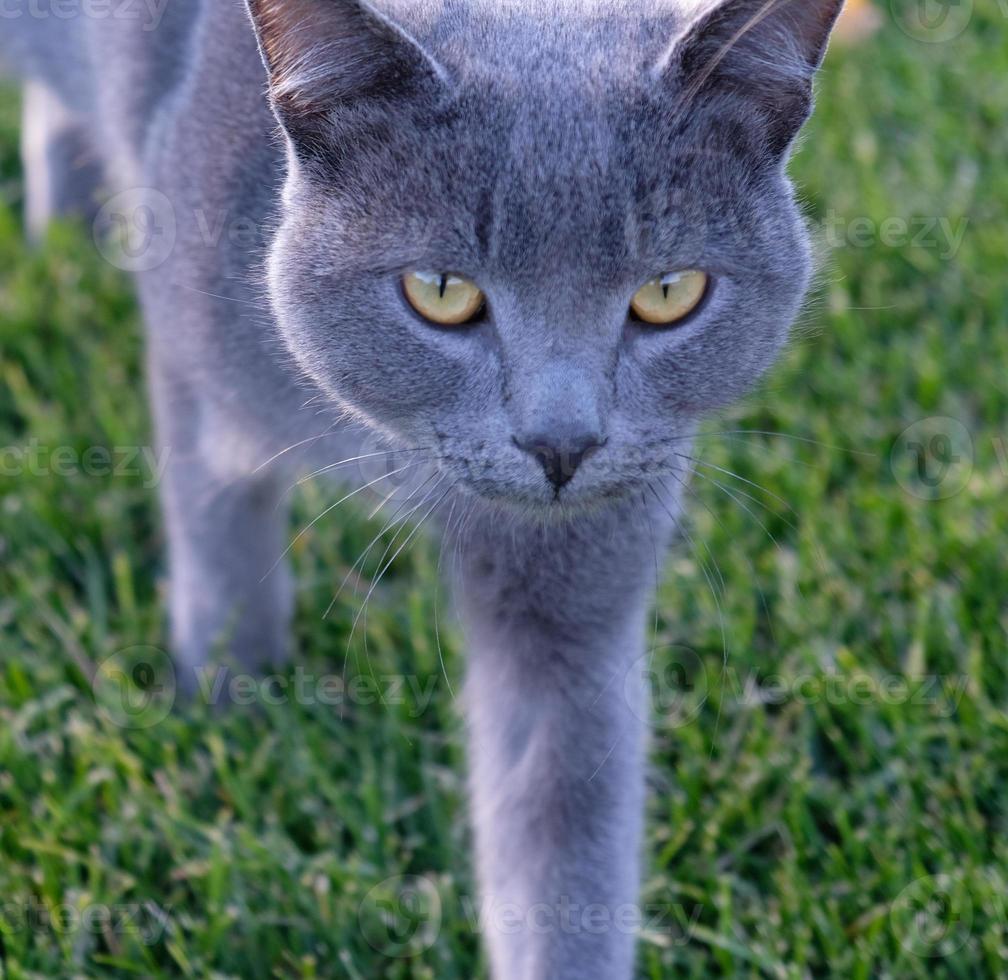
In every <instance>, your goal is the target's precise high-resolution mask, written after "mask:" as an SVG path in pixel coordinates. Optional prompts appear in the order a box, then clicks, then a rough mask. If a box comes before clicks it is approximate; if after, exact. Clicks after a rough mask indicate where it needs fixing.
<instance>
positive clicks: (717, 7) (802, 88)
mask: <svg viewBox="0 0 1008 980" xmlns="http://www.w3.org/2000/svg"><path fill="white" fill-rule="evenodd" d="M843 3H844V0H717V2H715V3H713V5H712V4H711V3H707V4H705V6H704V10H703V12H702V13H701V14H700V15H699V16H698V17H697V18H696V19H695V20H694V21H693V22H692V23H690V24H689V25H688V26H687V27H686V29H685V31H682V32H681V33H680V34H679V36H678V37H677V38H676V39H675V41H674V42H673V43H672V45H671V46H670V47H669V48H668V49H666V51H665V53H664V54H663V56H662V57H661V59H660V60H659V62H658V63H657V64H656V65H655V66H654V69H653V71H654V73H655V75H656V76H658V77H659V78H662V79H667V80H674V82H675V83H676V88H677V91H678V98H679V101H680V105H681V107H683V108H685V109H686V110H687V111H688V106H689V104H690V102H692V101H693V100H695V99H697V98H702V97H703V96H704V95H708V94H711V93H717V92H724V93H731V94H733V95H734V96H736V97H738V98H741V99H748V100H750V101H751V102H752V103H753V108H754V109H756V110H757V111H758V112H759V114H760V116H759V118H761V119H762V120H763V121H764V125H765V129H766V138H767V142H768V146H769V149H770V151H771V152H772V153H773V154H775V155H778V156H780V155H783V154H784V153H785V152H786V151H787V149H788V148H789V147H790V145H791V143H792V141H793V140H794V138H795V136H796V135H797V133H798V130H799V129H801V127H802V125H804V123H805V121H806V120H807V119H808V117H809V115H810V113H811V111H812V79H813V76H814V75H815V72H816V70H817V69H818V68H819V66H820V65H821V64H822V60H823V57H824V56H825V54H826V46H827V44H828V42H829V37H830V33H831V31H832V30H833V26H834V25H835V24H836V21H837V18H838V17H839V16H840V11H841V9H842V8H843Z"/></svg>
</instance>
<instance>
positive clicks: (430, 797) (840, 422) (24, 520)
mask: <svg viewBox="0 0 1008 980" xmlns="http://www.w3.org/2000/svg"><path fill="white" fill-rule="evenodd" d="M18 119H19V108H18V96H17V92H16V91H15V90H14V89H12V88H7V89H4V90H2V93H0V352H2V362H0V976H2V977H10V978H29V977H31V978H35V977H46V978H51V977H127V976H142V977H169V976H171V977H176V976H181V977H201V978H202V977H216V978H224V977H236V978H258V977H263V978H266V977H270V978H274V977H284V978H287V977H306V978H307V977H347V978H352V980H353V978H368V980H370V978H375V977H382V978H386V977H387V978H438V980H452V978H467V980H469V978H472V977H474V976H482V975H485V964H484V963H483V961H482V959H481V954H480V951H479V941H478V925H479V922H480V915H481V908H480V905H479V901H478V899H476V898H475V897H474V889H473V881H472V873H471V868H470V866H469V864H468V858H467V855H468V853H469V849H468V840H467V834H468V831H467V829H466V820H465V806H464V775H463V772H464V759H463V756H462V751H461V738H460V723H459V719H458V712H457V709H456V704H455V694H456V693H457V691H458V688H459V683H460V678H461V673H462V664H461V662H460V657H459V655H458V650H459V643H458V639H457V637H456V636H455V635H454V633H453V627H452V624H451V616H450V609H448V608H447V604H446V603H445V602H444V596H443V594H439V593H438V589H437V585H436V581H437V576H436V565H437V561H438V554H437V546H436V545H435V544H433V543H430V542H425V541H423V540H419V539H416V546H415V547H410V548H409V549H407V550H405V551H404V552H403V554H402V555H401V556H400V557H399V558H398V559H397V560H396V562H395V563H394V564H393V566H392V568H391V569H390V570H389V572H388V574H387V575H386V576H385V577H384V578H383V579H382V582H381V584H380V585H379V587H378V589H377V590H376V593H375V595H374V597H373V598H372V601H371V603H370V605H369V612H368V615H367V617H366V619H363V620H361V622H359V623H358V625H357V629H356V631H355V632H354V635H353V637H352V640H351V631H352V626H353V623H354V619H355V616H356V615H357V611H358V609H359V607H360V602H361V599H362V597H363V594H364V592H366V590H367V589H368V588H369V581H370V577H371V576H374V575H375V574H376V573H377V571H378V570H379V568H380V565H379V563H378V558H379V556H380V554H381V551H382V550H383V548H382V547H379V548H378V549H376V550H375V551H373V552H372V554H371V556H370V558H369V559H368V560H367V561H365V563H364V568H363V576H362V578H361V580H360V581H359V582H358V583H357V584H358V586H359V588H358V590H357V593H356V594H355V593H354V590H353V589H346V590H344V591H343V592H342V593H341V594H340V595H339V597H338V598H337V599H336V601H335V603H334V605H333V608H332V611H331V612H330V614H329V616H328V617H327V618H323V612H324V611H325V609H326V607H327V606H329V604H330V602H331V600H332V595H333V592H334V590H335V587H336V586H337V585H338V583H339V582H340V581H341V580H342V579H343V578H344V576H345V575H346V574H347V572H348V571H349V570H350V568H351V566H352V564H353V563H354V562H355V560H356V559H357V558H358V556H359V555H360V554H361V553H362V551H363V550H364V549H365V548H366V547H367V545H368V544H369V542H370V541H371V539H372V537H373V536H374V535H375V534H376V533H377V532H378V531H379V530H380V528H381V526H382V525H381V524H378V523H376V522H375V521H373V520H371V521H369V520H368V514H367V511H366V510H365V509H359V510H358V511H357V512H356V513H355V514H354V515H353V516H351V517H348V516H346V515H347V511H346V509H341V511H340V513H341V514H342V515H343V516H342V517H341V518H340V519H336V520H332V521H327V522H322V523H320V524H319V525H317V526H315V527H314V528H312V529H311V530H310V531H309V532H308V533H306V534H305V535H304V536H303V537H301V538H300V539H299V540H298V542H297V545H296V547H295V561H296V565H297V572H298V579H299V583H300V592H299V598H298V610H299V612H298V619H297V631H298V644H299V647H300V649H301V650H302V651H303V652H302V654H301V656H300V657H299V660H298V662H297V664H293V665H292V666H291V667H290V669H289V672H288V673H286V674H285V675H283V676H282V677H279V678H272V679H269V686H268V687H266V686H259V687H256V686H254V682H253V687H252V688H251V689H250V690H249V691H248V696H247V699H245V700H242V696H241V695H238V694H236V693H235V691H233V690H230V691H229V692H228V698H229V700H230V701H231V702H232V707H231V708H230V709H229V710H228V711H226V712H219V711H217V710H215V708H214V706H213V704H208V703H207V702H208V701H213V697H208V698H203V699H200V700H198V701H197V703H195V704H177V703H175V701H176V699H175V697H174V685H173V678H172V673H171V666H170V662H169V661H168V659H167V656H166V654H165V653H164V648H165V643H166V633H165V616H164V605H163V587H164V582H163V557H162V542H161V535H160V528H159V517H158V512H157V505H156V488H157V483H158V479H159V475H160V470H159V460H158V457H157V453H156V451H155V450H154V449H153V448H152V447H153V440H152V437H151V430H150V421H149V418H148V416H147V414H146V404H145V397H144V392H143V373H142V353H141V350H142V348H141V339H140V323H139V318H138V314H137V309H136V305H135V303H134V300H133V298H132V294H131V290H130V285H129V282H128V280H127V278H126V277H125V276H124V275H123V274H122V273H121V272H120V271H118V270H117V269H115V268H113V267H112V266H111V265H109V264H108V263H107V262H105V261H104V260H103V259H102V257H101V255H100V253H99V252H98V251H97V250H96V249H95V247H94V242H93V240H92V235H91V231H90V229H89V228H87V227H83V226H74V225H72V224H67V225H65V226H61V227H55V228H53V229H52V231H51V233H50V234H49V236H48V238H47V240H46V241H45V243H44V246H43V247H41V248H38V249H32V248H29V247H28V245H27V244H26V241H25V236H24V233H23V223H22V218H21V211H20V205H21V194H22V183H21V177H20V172H19V155H18ZM1006 119H1008V3H1006V2H1005V0H941V2H939V0H905V2H904V0H892V2H891V3H890V2H889V0H876V2H875V3H874V4H871V3H868V2H864V0H863V2H859V3H852V4H851V8H850V10H849V12H848V15H847V20H846V21H845V23H844V25H843V33H842V37H841V43H836V44H834V46H833V48H832V49H831V52H830V54H829V57H828V59H827V63H826V66H825V69H824V71H823V73H822V76H821V79H820V84H819V108H818V112H817V115H816V116H815V118H814V120H813V122H812V123H811V124H810V125H809V127H808V129H807V130H806V132H805V135H804V137H803V141H802V147H801V150H800V152H799V154H798V155H797V157H796V159H795V161H794V164H793V167H792V172H793V174H794V176H795V178H796V180H797V182H798V183H799V185H800V187H801V189H802V198H803V200H804V202H805V205H806V209H807V213H808V216H809V220H810V222H811V223H812V225H813V226H814V228H815V231H816V235H817V238H818V241H819V243H820V246H821V253H822V260H823V263H822V273H821V276H820V280H819V284H818V287H817V290H816V293H815V296H814V297H813V300H812V302H811V303H810V305H809V308H808V311H807V313H806V315H805V316H804V317H803V320H802V324H801V327H800V329H799V331H798V333H797V335H796V338H795V341H794V343H793V345H792V346H791V348H790V350H789V351H788V353H787V354H786V356H785V357H784V359H783V361H782V362H781V364H780V365H779V366H778V368H777V369H776V370H774V372H773V373H772V375H771V376H770V377H769V379H768V380H767V383H766V384H765V385H764V386H763V387H762V388H761V389H760V390H759V391H758V392H757V393H756V394H755V395H753V396H752V397H751V398H749V399H748V400H747V401H746V403H745V404H743V405H742V406H740V407H738V408H737V409H736V410H733V411H732V412H731V413H728V414H726V415H725V416H724V417H721V418H718V419H715V420H712V421H711V423H710V424H709V425H708V426H707V429H706V430H705V435H704V437H703V439H702V441H701V445H700V446H699V447H698V448H700V449H701V451H702V456H703V458H704V459H705V460H706V461H708V463H709V464H710V465H709V466H708V467H706V468H704V469H703V470H702V472H701V474H698V477H697V479H696V480H695V482H694V487H693V499H692V501H691V503H690V515H691V516H690V522H689V536H688V539H686V540H684V541H683V542H682V544H681V545H680V547H679V548H678V549H677V551H676V553H675V556H674V558H673V560H672V562H671V565H670V570H669V574H668V576H667V578H666V582H665V585H664V587H663V589H662V594H661V601H660V604H659V608H658V615H657V617H656V621H655V628H654V637H653V643H654V659H653V664H654V667H653V670H652V673H651V683H652V691H653V695H654V714H655V735H654V739H653V768H652V773H651V784H652V785H651V788H652V793H651V799H650V807H649V823H648V828H649V830H648V852H647V871H646V875H645V884H644V888H645V890H644V899H643V904H644V906H645V909H646V913H645V929H644V935H643V941H642V944H641V951H640V967H639V970H640V976H641V977H647V978H665V977H698V978H699V977H717V976H726V977H775V978H777V977H779V978H806V977H813V976H814V977H827V976H828V977H832V976H836V977H844V978H857V977H861V978H874V977H891V978H904V977H906V978H913V977H922V978H923V977H928V978H932V977H964V978H965V977H969V978H977V977H1002V976H1005V975H1008V938H1006V929H1008V864H1006V851H1008V809H1006V807H1008V676H1006V674H1008V660H1006V656H1005V654H1006V650H1008V639H1006V631H1008V601H1006V597H1008V562H1006V560H1005V557H1004V556H1005V551H1006V548H1008V380H1006V379H1008V371H1006V365H1008V330H1006V329H1005V328H1006V322H1005V321H1006V317H1008V274H1006V267H1008V220H1006V217H1008V215H1006V211H1008V167H1006V166H1005V161H1006V160H1008V125H1006ZM330 493H331V490H330V489H327V488H326V487H325V486H321V485H318V486H317V485H315V484H314V483H310V484H307V485H305V486H303V487H301V488H300V490H299V492H298V522H299V526H303V525H304V524H305V523H307V521H308V520H310V518H311V517H313V516H314V515H315V514H317V513H318V512H319V511H320V510H321V509H322V508H323V506H324V504H325V501H326V500H327V499H329V498H328V496H327V495H328V494H330ZM292 534H293V531H292ZM437 605H440V607H441V608H440V616H436V614H435V607H436V606H437ZM435 624H437V628H436V625H435ZM348 644H349V646H348ZM442 656H443V658H444V661H445V667H446V669H445V670H443V669H442V664H441V660H442ZM344 662H346V665H347V666H346V673H345V677H344V674H343V665H344ZM449 680H450V683H449Z"/></svg>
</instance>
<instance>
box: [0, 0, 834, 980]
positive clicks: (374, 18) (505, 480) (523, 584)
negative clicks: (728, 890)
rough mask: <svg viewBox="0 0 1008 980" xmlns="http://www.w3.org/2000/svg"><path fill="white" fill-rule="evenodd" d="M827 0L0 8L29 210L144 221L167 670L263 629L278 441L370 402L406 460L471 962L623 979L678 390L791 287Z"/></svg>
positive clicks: (277, 645)
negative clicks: (19, 118) (461, 784)
mask: <svg viewBox="0 0 1008 980" xmlns="http://www.w3.org/2000/svg"><path fill="white" fill-rule="evenodd" d="M841 4H842V0H706V2H700V3H696V2H693V3H689V2H687V0H680V2H679V3H675V2H666V3H647V4H644V3H640V4H636V3H632V2H630V0H608V2H605V0H596V2H591V0H563V2H560V3H557V4H554V5H550V7H549V9H548V10H544V9H542V7H541V6H540V5H539V4H538V3H537V2H536V0H497V2H490V0H485V2H480V0H422V2H421V0H417V2H410V3H406V2H405V0H402V2H400V3H399V4H398V5H395V4H393V3H391V2H388V0H386V2H382V3H380V4H379V2H378V0H249V5H248V7H249V9H246V7H245V6H244V5H243V4H241V3H240V2H239V0H169V2H167V3H166V5H165V6H163V7H161V8H158V7H157V6H156V5H154V6H148V7H147V8H141V7H140V6H139V5H125V4H121V5H120V6H119V7H118V8H116V7H115V6H114V5H113V8H112V13H111V15H109V16H104V17H102V18H100V19H99V18H98V17H96V16H91V17H89V16H86V15H85V14H86V10H85V8H81V15H80V16H77V17H67V16H65V15H64V16H55V15H53V16H48V17H47V16H45V11H46V9H47V8H45V7H44V5H43V6H40V5H39V4H38V3H37V2H36V3H35V4H34V5H33V7H32V8H31V9H32V11H33V12H29V8H28V6H27V5H26V6H25V9H24V12H23V16H17V13H18V8H17V7H16V5H15V6H11V5H10V4H8V5H6V6H5V21H4V24H3V36H2V37H0V57H3V58H4V59H5V60H6V61H8V62H9V63H10V64H12V65H13V67H14V68H15V70H17V71H18V72H19V74H20V75H21V76H22V77H23V78H24V79H25V81H26V109H27V111H26V118H25V133H26V140H25V145H26V150H25V155H26V172H27V180H28V203H29V219H30V223H31V225H32V227H33V228H34V229H36V230H38V229H40V228H41V227H43V226H44V223H45V221H46V220H47V219H48V217H49V216H50V215H52V214H53V213H54V212H57V211H64V210H69V209H72V208H75V207H76V208H86V207H87V206H89V205H90V204H91V202H92V201H93V200H94V191H95V189H96V183H95V182H96V181H98V180H99V179H100V180H101V181H102V182H103V185H104V186H105V187H106V188H107V189H108V190H109V191H112V192H116V193H117V194H118V195H119V197H118V198H115V199H114V200H116V201H117V202H118V204H117V208H118V210H115V209H113V213H112V215H111V219H112V220H118V221H119V222H120V223H122V224H124V225H125V230H126V232H127V233H128V234H127V240H131V238H130V236H133V237H134V238H135V237H136V236H139V238H140V239H141V241H140V243H139V244H138V245H137V244H135V245H134V246H133V247H132V250H131V249H130V248H129V247H127V250H126V251H125V253H124V254H125V255H126V256H132V257H134V258H135V262H134V263H133V267H134V268H135V269H136V270H137V272H138V280H139V287H140V293H141V297H142V302H143V308H144V311H145V315H146V320H147V325H148V333H149V344H148V350H149V376H150V386H151V390H152V393H153V403H154V408H155V415H156V422H157V429H158V433H159V438H160V441H161V443H162V445H163V446H164V447H165V448H166V449H170V457H169V459H170V462H169V466H168V471H167V474H166V478H165V482H164V486H163V503H164V512H165V519H166V524H167V529H168V537H169V544H170V571H171V628H172V635H173V642H174V647H175V651H176V654H177V658H178V662H179V665H180V673H181V675H182V676H183V677H190V678H191V677H192V676H193V672H194V671H195V670H197V669H199V668H200V666H201V665H203V664H205V663H206V661H207V658H208V656H209V655H210V653H211V651H212V650H213V648H214V646H215V644H217V643H219V642H221V641H222V640H223V641H224V642H226V643H227V644H228V645H229V649H230V651H231V655H233V656H236V657H238V658H240V659H241V660H242V661H243V662H244V663H245V664H246V665H249V666H252V667H257V666H261V665H264V664H267V663H277V662H279V661H281V660H282V659H283V658H284V657H285V656H287V649H288V647H287V643H288V639H287V638H288V625H289V621H290V618H291V610H292V589H291V584H290V581H289V578H288V577H287V575H286V572H285V570H284V569H283V568H282V567H280V568H277V569H276V570H274V571H273V572H272V573H271V574H267V573H268V572H269V571H270V569H271V568H273V566H274V564H275V563H276V561H277V558H278V556H280V555H281V554H282V553H283V552H284V548H285V545H286V544H287V542H288V540H289V534H290V532H289V528H288V524H287V519H286V515H285V514H284V511H283V508H282V507H280V506H278V504H279V502H280V500H281V498H282V496H283V491H284V490H285V489H286V488H287V486H288V485H289V483H290V479H291V473H292V472H293V471H298V470H300V471H301V472H303V467H305V466H318V465H323V466H331V467H332V468H333V469H335V470H337V472H340V471H339V469H338V467H337V466H336V465H335V464H337V463H339V462H341V461H342V460H343V459H345V458H353V457H355V456H369V455H370V452H368V451H366V450H367V449H368V447H371V446H373V445H374V444H375V443H374V436H375V434H377V435H379V436H380V437H381V438H382V439H384V440H387V441H388V442H389V443H390V445H391V446H392V447H393V449H394V455H393V457H392V458H394V459H395V460H397V461H398V462H397V465H396V466H395V467H394V469H399V468H400V464H401V466H402V468H403V472H404V473H405V474H406V475H411V474H413V473H420V472H424V473H425V476H424V477H423V478H421V477H416V478H415V479H414V480H413V481H412V483H410V484H408V488H409V492H408V493H405V497H401V498H400V499H401V501H402V502H401V503H400V508H399V513H401V515H402V516H403V517H406V516H410V515H411V516H412V517H413V518H414V520H420V519H424V518H427V519H428V520H429V522H430V523H431V524H435V525H440V528H441V530H442V532H443V534H444V535H445V537H446V541H445V549H446V554H449V555H451V556H452V560H451V561H448V562H446V567H448V568H449V569H450V570H451V571H450V577H451V579H452V584H453V586H454V589H455V595H456V598H457V603H458V608H459V610H460V614H461V618H462V621H463V626H464V630H465V633H466V636H467V644H468V656H469V661H468V679H467V686H466V693H465V710H466V714H467V718H468V722H469V727H470V732H471V741H470V748H469V752H470V761H471V773H472V775H471V791H472V811H473V818H474V825H475V830H476V843H477V864H478V875H479V881H480V885H481V888H482V893H483V901H482V906H483V908H485V909H489V910H490V911H489V914H488V915H487V917H486V918H487V921H488V923H489V924H488V926H487V928H486V933H487V934H486V937H485V939H486V942H487V945H488V949H489V954H490V960H491V964H492V971H493V975H494V977H496V978H499V980H563V978H570V980H591V978H598V980H603V978H604V980H620V978H627V977H629V976H631V973H632V969H633V957H634V934H635V931H636V925H637V920H638V919H639V914H638V913H637V912H636V911H635V909H636V905H635V903H636V902H637V894H638V882H639V858H640V851H641V823H642V809H643V787H644V765H645V727H646V726H645V724H644V722H643V721H642V719H643V718H644V717H646V706H645V704H644V697H645V695H644V684H643V670H642V665H643V663H644V662H645V661H644V659H643V655H644V653H645V619H646V610H647V607H648V605H649V603H650V601H651V599H652V594H653V590H654V587H655V584H656V577H657V575H658V567H659V561H660V557H661V555H662V553H663V552H664V550H665V548H666V546H667V544H668V542H669V540H670V538H671V536H672V533H673V531H674V526H675V521H676V514H677V511H678V509H679V506H680V496H681V491H682V488H683V487H684V485H685V481H686V480H687V478H688V475H689V465H688V463H689V460H688V458H687V457H688V456H689V453H690V439H691V435H692V434H693V432H694V430H695V427H696V425H697V422H698V420H699V419H700V418H701V417H702V416H703V415H704V413H705V412H708V411H710V410H712V409H714V408H717V407H719V406H723V405H725V404H726V403H728V402H729V401H730V400H732V399H734V398H736V397H737V396H738V395H740V394H741V393H743V392H744V391H746V390H747V389H748V388H750V386H751V385H752V384H753V383H754V382H755V381H756V379H757V378H758V377H759V376H760V374H761V373H762V372H763V371H764V370H765V369H766V368H767V367H768V365H770V363H771V362H772V361H773V360H774V358H775V356H776V354H777V353H778V351H779V349H780V347H781V345H782V343H783V342H784V340H785V338H786V335H787V332H788V329H789V327H790V325H791V323H792V322H793V320H794V318H795V316H796V314H797V312H798V311H799V308H800V305H801V303H802V301H803V297H804V294H805V292H806V288H807V285H808V281H809V276H810V266H811V262H810V249H809V245H808V241H807V236H806V231H805V229H804V226H803V223H802V221H801V218H800V216H799V213H798V211H797V209H796V205H795V202H794V197H793V191H792V187H791V185H790V184H789V181H788V179H787V177H786V176H785V171H784V166H785V162H786V160H787V157H788V154H789V151H790V149H791V147H792V145H793V142H794V139H795V136H796V134H797V132H798V130H799V129H800V127H801V126H802V124H803V123H804V121H805V120H806V118H807V117H808V115H809V112H810V108H811V103H812V98H811V90H812V76H813V75H814V72H815V70H816V68H817V67H818V65H819V64H820V62H821V59H822V56H823V52H824V49H825V46H826V43H827V38H828V35H829V33H830V30H831V28H832V25H833V24H834V22H835V20H836V17H837V16H838V14H839V10H840V7H841ZM65 6H66V5H65V4H64V8H65ZM103 9H104V8H103ZM40 11H41V13H40ZM12 12H13V15H12ZM128 13H129V15H127V14H128ZM250 13H251V19H250V17H249V14H250ZM64 14H65V11H64ZM264 64H265V66H266V68H265V71H264V68H263V65H264ZM278 122H279V126H278V125H277V124H278ZM85 161H86V162H87V163H88V165H87V166H82V162H85ZM99 170H100V174H99V173H98V172H97V171H99ZM109 219H110V213H109V211H108V209H107V207H106V209H105V210H104V211H103V220H109ZM214 230H216V233H213V232H214ZM362 446H363V447H364V448H363V449H362ZM264 464H266V465H264ZM425 466H426V467H433V469H427V470H424V469H423V467H425Z"/></svg>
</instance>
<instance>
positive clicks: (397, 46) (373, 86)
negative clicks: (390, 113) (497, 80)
mask: <svg viewBox="0 0 1008 980" xmlns="http://www.w3.org/2000/svg"><path fill="white" fill-rule="evenodd" d="M247 4H248V9H249V13H250V14H251V17H252V23H253V26H254V27H255V31H256V36H257V38H258V40H259V50H260V52H261V54H262V58H263V61H264V62H265V64H266V70H267V73H268V75H269V89H270V100H271V103H272V105H273V109H274V111H275V112H276V114H277V116H278V118H279V119H280V122H281V124H282V125H283V126H284V128H285V129H286V130H287V132H288V134H289V135H290V136H291V137H292V139H293V140H294V141H295V143H298V142H310V141H312V140H314V139H315V138H317V137H318V136H319V134H320V133H321V132H322V130H323V127H324V125H325V122H326V120H327V119H330V118H332V117H333V116H334V115H335V114H337V113H339V112H340V110H345V109H348V108H351V109H352V108H360V107H364V106H366V105H367V104H369V103H371V104H373V103H375V102H379V101H388V100H395V99H400V98H405V97H408V96H409V95H410V94H411V93H415V92H417V91H418V90H419V88H420V87H421V86H424V85H431V86H437V85H443V84H444V83H445V82H446V81H447V73H446V72H445V71H444V69H443V68H442V67H441V66H440V65H439V64H438V63H437V62H436V61H435V60H434V58H433V57H432V56H431V55H430V54H429V53H428V52H427V51H425V50H424V48H423V46H422V45H421V44H420V42H419V41H418V40H417V39H416V38H414V37H413V36H412V35H411V34H410V33H409V32H408V30H406V28H404V27H403V26H401V25H399V24H397V23H395V22H393V21H392V20H391V19H390V18H388V17H387V16H385V15H384V14H383V13H381V12H380V11H378V10H377V9H376V8H375V7H374V6H372V4H371V3H370V2H369V0H247Z"/></svg>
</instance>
